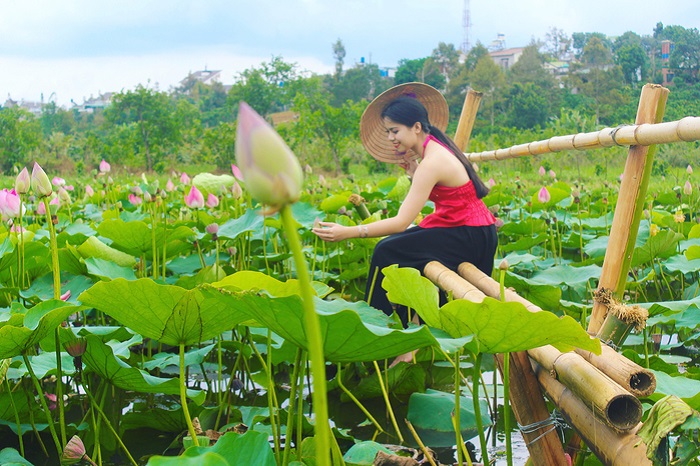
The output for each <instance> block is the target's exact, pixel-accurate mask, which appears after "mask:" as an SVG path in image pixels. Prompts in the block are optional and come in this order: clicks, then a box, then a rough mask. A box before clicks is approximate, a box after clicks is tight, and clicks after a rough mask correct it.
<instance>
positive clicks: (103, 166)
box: [100, 159, 112, 173]
mask: <svg viewBox="0 0 700 466" xmlns="http://www.w3.org/2000/svg"><path fill="white" fill-rule="evenodd" d="M111 170H112V166H111V165H110V164H109V163H107V161H106V160H105V159H102V162H100V173H109V172H110V171H111Z"/></svg>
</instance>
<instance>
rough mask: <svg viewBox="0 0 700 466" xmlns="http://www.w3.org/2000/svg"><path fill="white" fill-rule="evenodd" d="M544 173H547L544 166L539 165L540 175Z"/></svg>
mask: <svg viewBox="0 0 700 466" xmlns="http://www.w3.org/2000/svg"><path fill="white" fill-rule="evenodd" d="M545 174H547V170H545V169H544V167H543V166H542V165H540V176H544V175H545Z"/></svg>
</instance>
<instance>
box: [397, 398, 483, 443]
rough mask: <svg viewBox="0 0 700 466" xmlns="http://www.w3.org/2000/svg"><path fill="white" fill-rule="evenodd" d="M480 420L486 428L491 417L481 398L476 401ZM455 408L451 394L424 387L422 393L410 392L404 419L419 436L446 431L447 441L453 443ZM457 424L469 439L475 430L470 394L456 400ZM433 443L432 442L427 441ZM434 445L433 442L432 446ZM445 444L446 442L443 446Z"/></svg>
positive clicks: (474, 416) (475, 432) (474, 417)
mask: <svg viewBox="0 0 700 466" xmlns="http://www.w3.org/2000/svg"><path fill="white" fill-rule="evenodd" d="M480 404H481V422H482V425H483V426H485V427H488V426H490V425H491V419H490V418H489V415H488V412H489V410H488V405H487V404H486V401H485V400H480ZM454 411H455V395H454V393H445V392H441V391H438V390H432V389H428V390H426V392H425V393H414V394H412V395H411V398H409V400H408V413H407V415H406V417H407V419H408V420H409V421H410V422H411V424H413V427H415V428H416V429H420V430H421V431H428V432H425V433H424V432H421V433H420V434H421V438H423V437H424V435H425V434H427V433H430V431H432V432H433V436H435V434H436V433H443V434H448V435H449V436H450V437H451V439H450V438H449V437H448V439H447V440H449V441H451V442H452V443H449V445H452V444H453V443H454V426H453V425H452V413H454ZM459 421H460V422H459V423H460V430H461V431H462V435H463V436H464V438H471V437H473V436H474V435H476V434H477V433H478V431H477V430H476V414H475V413H474V403H473V401H472V398H471V397H470V396H464V395H463V396H461V397H460V399H459ZM430 444H431V445H435V444H434V443H430ZM436 446H437V445H436ZM445 446H448V445H445Z"/></svg>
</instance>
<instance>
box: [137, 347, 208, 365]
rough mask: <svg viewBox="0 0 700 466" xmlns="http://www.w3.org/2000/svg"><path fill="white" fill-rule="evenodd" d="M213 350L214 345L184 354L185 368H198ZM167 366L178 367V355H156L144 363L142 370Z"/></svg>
mask: <svg viewBox="0 0 700 466" xmlns="http://www.w3.org/2000/svg"><path fill="white" fill-rule="evenodd" d="M213 348H214V344H211V345H207V346H205V347H203V348H197V349H194V350H191V351H187V352H186V353H185V366H187V367H188V366H193V365H195V366H198V365H199V364H201V363H202V361H204V359H205V358H206V357H207V355H208V354H209V352H210V351H211V350H212V349H213ZM168 366H176V367H179V366H180V355H179V354H173V353H158V354H155V355H153V359H151V360H150V361H146V362H145V363H144V364H143V368H144V369H146V370H149V371H150V370H153V369H155V368H159V369H165V368H166V367H168Z"/></svg>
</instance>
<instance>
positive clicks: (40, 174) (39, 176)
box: [32, 162, 53, 197]
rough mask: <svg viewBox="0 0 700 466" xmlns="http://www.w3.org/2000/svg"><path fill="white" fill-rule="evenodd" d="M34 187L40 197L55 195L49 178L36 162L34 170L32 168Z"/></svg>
mask: <svg viewBox="0 0 700 466" xmlns="http://www.w3.org/2000/svg"><path fill="white" fill-rule="evenodd" d="M32 186H34V191H35V192H36V194H37V196H39V197H46V196H50V195H51V194H52V193H53V188H52V187H51V181H49V177H48V176H47V175H46V172H45V171H44V169H43V168H41V166H39V164H38V163H36V162H34V168H32Z"/></svg>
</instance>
